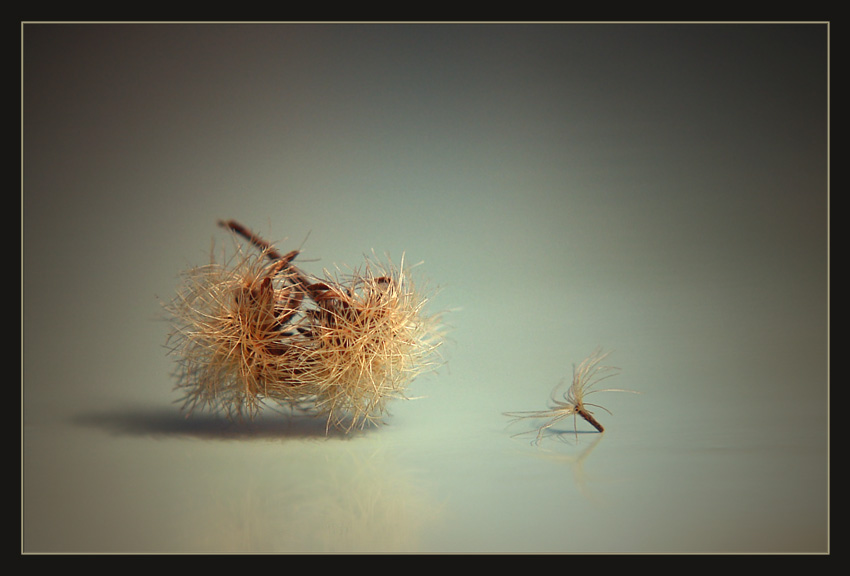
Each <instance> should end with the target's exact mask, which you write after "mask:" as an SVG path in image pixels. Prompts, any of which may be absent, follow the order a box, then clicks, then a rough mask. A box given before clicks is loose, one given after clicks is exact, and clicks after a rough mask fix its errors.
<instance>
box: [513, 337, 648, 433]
mask: <svg viewBox="0 0 850 576" xmlns="http://www.w3.org/2000/svg"><path fill="white" fill-rule="evenodd" d="M609 354H610V352H606V353H604V354H603V353H602V350H601V349H596V350H595V351H594V352H593V353H592V354H591V355H590V356H588V357H587V358H585V359H584V360H583V361H582V362H581V364H579V365H578V366H575V365H573V379H572V382H571V383H570V386H569V387H568V388H567V389H566V391H564V392H561V391H562V390H563V388H564V385H565V382H561V383H560V384H559V385H558V386H556V387H555V388H554V389H553V390H552V394H551V399H550V400H551V403H550V406H549V409H548V410H533V411H529V412H505V416H509V417H511V418H513V419H514V421H518V420H525V419H529V418H536V419H543V418H547V419H548V420H547V421H546V422H545V423H544V424H543V425H541V426H540V427H539V428H538V429H537V436H536V437H535V440H534V443H535V444H537V443H539V442H540V440H541V438H542V437H543V433H544V432H546V430H548V429H549V428H551V427H552V426H554V425H555V424H557V423H558V422H560V421H561V420H563V419H565V418H567V417H569V416H572V417H573V429H574V431H575V433H576V434H578V428H577V426H576V418H577V417H579V416H580V417H581V418H583V419H584V420H586V421H587V422H588V423H590V425H591V426H593V427H594V428H596V430H597V431H599V432H600V433H601V432H604V431H605V428H604V427H603V426H602V424H600V423H599V421H598V420H597V419H596V418H595V417H594V415H593V412H592V411H591V410H590V408H589V407H591V406H592V407H594V408H600V409H602V410H605V411H606V412H608V413H609V414H610V413H611V411H610V410H608V409H607V408H605V407H604V406H600V405H599V404H592V403H590V402H585V398H586V397H587V396H590V395H591V394H595V393H597V392H631V393H633V394H637V392H634V391H633V390H624V389H621V388H604V389H594V386H596V385H597V384H599V383H600V382H602V381H603V380H606V379H608V378H611V377H612V376H616V375H617V374H618V373H619V368H616V367H614V366H608V365H604V364H602V361H603V360H605V358H607V357H608V355H609Z"/></svg>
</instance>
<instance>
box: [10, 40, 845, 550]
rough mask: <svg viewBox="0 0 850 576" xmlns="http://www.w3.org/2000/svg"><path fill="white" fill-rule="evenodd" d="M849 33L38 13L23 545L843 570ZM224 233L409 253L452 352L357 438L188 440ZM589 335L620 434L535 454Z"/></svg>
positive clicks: (27, 246) (295, 427) (325, 254)
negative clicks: (730, 557) (834, 529)
mask: <svg viewBox="0 0 850 576" xmlns="http://www.w3.org/2000/svg"><path fill="white" fill-rule="evenodd" d="M828 32H829V29H828V27H827V25H825V24H775V25H757V24H730V25H721V24H705V25H701V24H658V25H653V24H631V25H615V24H500V25H491V24H453V25H439V24H422V25H413V24H360V25H343V24H328V25H321V24H240V25H203V24H202V25H182V24H169V25H153V24H145V25H126V24H125V25H121V24H101V25H75V24H26V25H24V26H23V27H22V52H23V58H22V64H23V94H22V98H23V124H22V144H23V163H22V169H23V195H22V203H23V228H22V233H23V256H22V257H23V270H22V273H23V336H22V344H23V382H22V392H23V405H22V440H23V441H22V467H23V470H22V472H23V474H22V498H23V504H22V549H23V551H25V552H211V551H212V552H223V551H233V552H346V551H354V552H426V553H428V552H469V553H486V552H499V553H502V552H504V553H511V552H519V553H549V552H554V553H560V552H662V553H663V552H825V551H827V550H828V548H829V530H828V527H829V526H828V521H829V514H828V511H829V485H828V460H829V459H828V455H829V445H828V441H829V420H828V416H829V406H828V400H829V388H828V377H829V369H828V368H829V356H828V318H829V310H828V266H829V259H828V258H829V257H828V246H829V231H828V169H829V166H828V127H829V115H828V114H829V108H828V73H829V70H828V55H829V44H828V40H829V39H828ZM220 218H235V219H237V220H239V221H241V222H243V223H244V224H246V225H248V226H250V227H252V228H254V229H255V230H256V231H258V232H259V233H261V234H262V235H263V236H265V237H266V238H268V239H270V240H274V241H276V242H277V243H278V244H279V246H280V247H281V248H282V249H285V250H289V249H292V248H296V247H302V250H303V252H302V264H303V268H304V269H305V270H306V271H307V272H312V273H320V272H321V270H322V268H333V267H334V266H336V265H352V266H356V265H357V264H359V263H360V262H361V261H362V260H363V257H364V254H368V253H371V251H372V250H375V251H376V252H377V253H378V254H384V253H387V254H389V255H390V256H391V257H392V258H393V259H394V260H396V261H397V260H398V259H399V258H400V256H401V254H402V253H404V254H405V259H406V261H408V262H419V261H422V262H423V263H422V265H421V266H420V267H419V269H418V272H419V273H420V274H421V275H423V276H424V277H426V278H427V279H428V280H429V283H430V286H431V287H432V288H434V289H435V290H437V291H436V294H435V295H434V297H433V300H432V302H431V305H432V310H434V311H436V310H448V311H449V313H448V314H447V321H448V322H449V324H450V325H451V333H450V338H449V340H448V341H447V343H446V345H445V347H444V356H445V359H446V365H445V366H444V367H443V368H441V369H440V370H439V371H438V372H436V373H435V374H430V375H427V376H423V377H421V378H420V379H418V380H416V381H415V382H414V383H413V385H412V386H411V389H410V394H411V396H415V397H418V398H417V399H415V400H411V401H409V402H398V403H394V404H392V405H391V412H392V413H391V415H390V417H388V418H387V422H386V426H384V427H382V428H379V429H375V430H371V431H368V432H366V433H364V434H359V435H355V436H353V437H348V438H341V437H339V436H337V435H331V436H330V437H325V436H324V429H323V426H322V424H321V423H316V422H312V421H304V420H302V419H299V418H291V417H288V416H287V415H285V414H276V413H273V412H268V413H266V414H265V415H264V417H262V418H261V419H260V420H258V421H257V422H254V423H252V424H246V425H242V426H233V425H228V424H227V423H224V422H219V421H218V420H216V419H214V418H212V417H206V416H200V417H197V418H194V419H191V420H185V419H184V418H183V417H182V416H181V415H180V413H179V406H178V405H176V404H175V400H177V397H176V394H175V392H174V391H173V389H172V388H173V384H174V383H173V380H172V379H171V377H170V373H171V371H172V369H173V361H172V359H171V358H169V357H167V356H166V350H165V348H164V343H165V337H166V335H167V332H168V325H167V323H165V322H164V321H163V319H162V317H163V313H162V310H161V303H162V301H166V300H168V299H170V298H171V297H172V295H173V294H174V291H175V288H176V286H177V280H178V275H179V273H180V272H181V271H183V270H184V269H186V268H187V267H189V266H193V265H197V264H201V263H204V262H205V261H206V260H207V259H208V256H209V249H210V246H211V244H212V242H213V241H215V242H216V243H217V244H218V243H225V242H227V241H228V239H227V236H226V235H225V234H224V232H223V231H221V230H220V229H218V228H217V227H216V226H215V222H216V221H217V220H218V219H220ZM597 346H602V347H604V348H606V349H611V350H613V351H614V352H613V353H612V356H611V362H612V363H614V364H616V365H617V366H619V367H620V368H621V369H622V373H621V375H619V376H618V377H617V379H616V380H614V381H612V383H611V385H612V386H618V387H623V388H629V389H632V390H636V391H639V392H641V394H640V395H631V394H613V393H612V394H607V395H602V394H600V395H599V396H597V397H596V399H597V400H598V401H599V403H601V404H603V405H604V406H606V407H607V408H608V409H610V410H611V411H612V412H613V415H608V414H607V413H605V412H603V411H598V412H597V416H599V419H600V421H602V422H603V424H605V425H606V428H607V430H606V432H605V434H604V435H598V434H591V433H590V432H591V431H592V429H590V428H589V427H588V426H586V425H584V424H582V423H580V424H578V430H579V432H580V433H579V434H572V432H573V424H572V421H568V422H566V423H565V424H564V426H563V427H562V428H561V429H560V430H562V431H564V432H569V434H564V435H562V436H560V437H558V436H552V437H547V438H545V439H544V442H542V443H541V445H540V446H539V447H536V446H533V445H531V444H530V443H529V439H530V438H529V437H522V436H520V437H515V436H514V435H515V434H516V433H518V432H522V431H523V430H526V429H528V430H530V429H531V428H528V427H524V426H525V425H524V424H519V425H512V426H509V425H508V424H509V421H508V419H507V418H505V416H503V414H502V413H503V412H505V411H516V410H537V409H542V408H544V407H545V404H546V401H547V399H548V396H549V392H550V390H551V388H552V387H553V386H554V385H556V384H557V383H558V382H559V381H560V380H561V379H562V378H563V377H565V376H568V375H569V374H570V372H571V369H572V368H571V367H572V364H573V363H575V362H579V361H580V360H581V359H583V358H584V357H585V356H586V355H587V354H589V353H590V352H591V351H592V350H593V349H594V348H596V347H597Z"/></svg>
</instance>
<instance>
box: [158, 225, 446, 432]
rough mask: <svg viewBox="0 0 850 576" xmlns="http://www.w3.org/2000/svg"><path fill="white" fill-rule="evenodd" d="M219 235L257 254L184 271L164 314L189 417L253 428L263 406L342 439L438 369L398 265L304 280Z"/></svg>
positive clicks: (270, 257)
mask: <svg viewBox="0 0 850 576" xmlns="http://www.w3.org/2000/svg"><path fill="white" fill-rule="evenodd" d="M222 225H223V226H225V227H226V228H229V229H230V230H231V231H233V232H235V233H236V234H238V235H241V236H244V237H245V238H246V239H248V240H249V241H250V242H251V243H253V244H254V245H255V246H256V248H258V250H251V251H250V252H246V251H245V250H243V248H242V247H241V246H239V245H237V248H236V251H235V254H234V255H233V256H231V257H230V258H229V259H227V260H225V261H224V262H221V263H219V262H215V261H212V262H210V263H209V264H207V265H205V266H200V267H197V268H193V269H191V270H189V271H187V272H186V273H185V274H184V277H183V282H182V285H181V287H180V289H179V291H178V293H177V296H176V298H175V299H174V300H173V301H172V302H171V303H170V304H168V305H167V306H166V309H167V311H168V312H169V314H170V316H171V319H172V323H173V330H172V332H171V334H170V335H169V340H168V346H169V348H170V350H171V352H172V353H173V354H175V355H176V356H177V358H178V371H177V388H178V389H179V390H180V391H181V392H182V394H183V409H184V410H185V411H187V412H188V413H191V412H192V411H194V410H195V409H198V408H200V409H206V410H210V411H221V412H224V413H226V414H227V415H228V416H229V417H232V418H242V417H253V416H254V415H256V414H257V413H258V412H259V410H260V409H261V408H262V406H263V405H264V404H265V403H266V402H272V403H277V404H280V405H285V406H289V407H292V408H297V409H299V410H304V411H307V412H311V413H315V414H318V415H322V416H325V417H326V418H327V423H328V427H330V426H334V427H336V428H339V429H342V430H344V431H346V432H347V431H350V430H352V429H354V428H362V427H363V426H365V425H366V424H370V423H376V422H378V421H380V419H381V417H382V416H383V415H384V414H385V413H386V404H387V402H388V401H389V400H391V399H394V398H404V397H405V394H404V391H405V389H406V387H407V385H408V384H409V383H410V382H411V381H412V380H413V379H414V378H415V377H416V376H418V375H419V374H421V373H423V372H426V371H429V370H431V369H433V368H435V367H436V365H437V364H438V360H439V357H438V355H437V348H438V347H439V345H440V342H441V332H440V322H439V315H431V316H429V315H427V314H426V312H425V309H424V308H425V305H426V303H427V298H426V297H425V296H424V295H423V294H422V293H421V292H420V291H419V290H417V288H416V287H415V286H414V283H413V279H412V277H411V274H410V270H409V269H406V268H405V267H404V260H403V259H402V262H401V265H399V266H398V267H396V266H394V265H393V264H392V263H380V262H377V261H368V262H367V263H366V264H365V265H364V266H363V267H361V268H359V269H356V270H354V271H353V272H351V273H350V274H346V275H331V274H329V273H327V272H326V273H325V274H324V277H323V278H310V277H308V276H306V275H305V274H304V273H303V272H302V271H301V270H300V269H298V268H297V267H296V266H295V265H294V264H293V263H292V261H293V260H294V258H295V257H296V256H297V252H295V251H293V252H290V253H289V254H286V255H281V254H279V253H278V252H277V251H276V250H275V249H274V248H273V247H271V246H270V245H269V244H267V243H265V242H264V241H262V240H260V239H259V238H257V237H255V236H254V235H253V234H252V233H250V232H248V231H247V230H246V229H245V228H244V227H242V226H240V225H238V224H236V223H234V222H224V223H222Z"/></svg>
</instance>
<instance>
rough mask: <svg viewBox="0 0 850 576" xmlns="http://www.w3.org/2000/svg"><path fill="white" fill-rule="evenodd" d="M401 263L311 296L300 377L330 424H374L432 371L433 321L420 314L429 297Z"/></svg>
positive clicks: (371, 265) (376, 267) (373, 267)
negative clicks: (312, 304) (421, 376)
mask: <svg viewBox="0 0 850 576" xmlns="http://www.w3.org/2000/svg"><path fill="white" fill-rule="evenodd" d="M403 265H404V261H403V260H402V265H401V266H400V267H398V268H395V267H394V266H392V264H389V265H381V264H377V263H375V262H367V264H366V266H365V267H364V268H362V269H361V270H358V271H355V272H354V273H353V274H352V275H350V276H349V277H348V278H347V279H345V280H342V281H340V280H339V279H336V278H334V279H329V280H326V281H325V283H324V284H325V285H326V286H327V287H328V290H326V291H325V292H324V294H323V295H322V296H321V297H319V298H317V300H318V306H317V309H316V310H315V311H314V312H312V313H311V320H310V334H311V339H310V340H309V341H306V342H305V343H304V346H303V348H302V355H301V362H300V367H299V373H300V378H301V381H302V382H303V383H304V384H306V385H308V386H309V387H310V388H311V389H313V390H314V393H315V397H316V400H315V404H316V409H317V410H318V411H319V412H321V413H325V414H327V415H328V424H329V425H333V426H336V427H342V428H344V429H351V428H354V427H362V426H364V425H365V424H366V423H369V422H373V421H374V420H376V419H377V418H379V417H380V416H381V415H383V414H384V412H385V410H386V403H387V401H388V400H390V399H393V398H401V397H404V391H405V389H406V387H407V385H408V384H409V383H410V381H411V380H412V379H413V378H415V377H416V376H417V375H419V374H421V373H422V372H424V371H427V370H429V369H432V368H433V367H434V365H435V361H436V355H435V352H436V349H437V347H438V346H439V343H440V334H439V327H438V317H436V316H427V315H426V314H425V313H424V311H423V308H424V306H425V303H426V302H427V299H426V298H425V297H424V295H423V294H422V293H421V292H419V291H418V290H417V289H416V288H415V286H414V283H413V280H412V278H411V276H410V271H409V270H406V269H404V267H403Z"/></svg>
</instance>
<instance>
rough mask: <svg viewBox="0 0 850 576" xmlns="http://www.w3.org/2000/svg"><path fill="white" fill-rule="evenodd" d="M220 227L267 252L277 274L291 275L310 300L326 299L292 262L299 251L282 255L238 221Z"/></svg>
mask: <svg viewBox="0 0 850 576" xmlns="http://www.w3.org/2000/svg"><path fill="white" fill-rule="evenodd" d="M218 225H219V226H221V227H222V228H226V229H227V230H230V231H231V232H234V233H236V234H238V235H239V236H242V237H243V238H244V239H245V240H247V241H248V242H250V243H251V244H253V245H254V246H255V247H257V248H258V249H259V250H260V251H262V252H265V253H266V256H268V258H269V259H270V260H274V261H276V262H277V266H275V268H276V270H275V273H278V272H284V273H286V274H289V275H291V276H292V277H293V278H294V280H295V284H296V286H298V287H299V288H300V289H301V290H302V291H303V292H304V293H305V294H307V295H308V296H310V298H312V299H313V300H317V301H318V300H320V299H322V298H323V297H324V294H325V292H324V290H320V289H318V288H317V285H314V284H312V283H311V282H310V281H309V280H308V279H307V277H306V276H305V275H304V273H303V272H301V270H299V269H298V267H297V266H295V265H294V264H292V261H293V260H295V257H296V256H298V254H299V252H298V250H292V251H291V252H288V253H286V254H283V255H282V254H281V253H280V252H278V251H277V250H276V249H275V248H274V247H272V245H271V244H269V243H268V242H266V241H265V240H263V239H262V238H260V237H259V236H257V235H256V234H254V233H253V232H252V231H251V230H249V229H248V228H246V227H245V226H243V225H242V224H240V223H239V222H237V221H236V220H219V221H218Z"/></svg>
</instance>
